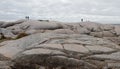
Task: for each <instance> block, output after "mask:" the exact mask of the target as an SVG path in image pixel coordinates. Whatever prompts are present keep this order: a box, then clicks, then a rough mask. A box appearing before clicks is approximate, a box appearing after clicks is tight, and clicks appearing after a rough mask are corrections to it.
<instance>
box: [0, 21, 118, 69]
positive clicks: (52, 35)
mask: <svg viewBox="0 0 120 69" xmlns="http://www.w3.org/2000/svg"><path fill="white" fill-rule="evenodd" d="M2 25H3V22H0V26H1V28H0V33H1V35H0V37H1V38H3V37H4V38H12V39H9V40H7V41H5V40H4V41H3V42H1V43H0V69H120V41H119V37H120V35H119V28H120V26H116V25H108V24H104V25H103V24H98V23H94V22H82V23H75V24H74V23H66V24H64V23H62V24H60V22H55V21H52V22H51V21H41V20H39V21H37V20H19V21H16V22H15V23H14V24H11V25H9V24H6V25H5V24H4V27H2ZM13 37H14V38H13Z"/></svg>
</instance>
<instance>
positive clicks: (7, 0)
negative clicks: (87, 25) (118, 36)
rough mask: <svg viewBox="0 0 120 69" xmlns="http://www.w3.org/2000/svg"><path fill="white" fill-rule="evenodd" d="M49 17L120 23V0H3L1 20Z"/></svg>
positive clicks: (0, 3) (77, 20)
mask: <svg viewBox="0 0 120 69" xmlns="http://www.w3.org/2000/svg"><path fill="white" fill-rule="evenodd" d="M25 16H30V18H32V19H49V20H57V21H63V22H79V21H80V19H81V18H83V19H85V20H87V21H95V22H102V23H120V0H1V1H0V20H16V19H22V18H24V17H25Z"/></svg>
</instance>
